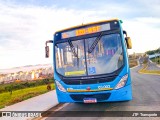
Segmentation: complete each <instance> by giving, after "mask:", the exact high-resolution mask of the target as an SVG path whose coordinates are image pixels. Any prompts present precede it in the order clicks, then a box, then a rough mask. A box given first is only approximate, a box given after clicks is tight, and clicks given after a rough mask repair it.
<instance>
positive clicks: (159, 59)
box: [151, 57, 160, 65]
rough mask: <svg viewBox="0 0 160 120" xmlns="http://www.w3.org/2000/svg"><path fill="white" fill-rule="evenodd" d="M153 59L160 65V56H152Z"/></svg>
mask: <svg viewBox="0 0 160 120" xmlns="http://www.w3.org/2000/svg"><path fill="white" fill-rule="evenodd" d="M151 61H152V62H156V63H157V64H159V65H160V57H157V58H156V59H155V58H152V59H151Z"/></svg>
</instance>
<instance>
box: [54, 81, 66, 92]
mask: <svg viewBox="0 0 160 120" xmlns="http://www.w3.org/2000/svg"><path fill="white" fill-rule="evenodd" d="M55 82H56V85H57V88H58V90H60V91H62V92H66V89H65V88H64V87H63V86H62V85H61V84H60V83H59V82H58V81H56V80H55Z"/></svg>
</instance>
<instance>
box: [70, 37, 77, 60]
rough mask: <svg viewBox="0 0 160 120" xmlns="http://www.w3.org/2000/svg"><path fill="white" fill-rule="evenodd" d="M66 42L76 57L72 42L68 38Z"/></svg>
mask: <svg viewBox="0 0 160 120" xmlns="http://www.w3.org/2000/svg"><path fill="white" fill-rule="evenodd" d="M68 43H69V46H70V48H71V51H72V53H73V55H74V56H75V57H78V54H77V53H76V50H75V47H74V46H73V44H72V42H71V41H70V40H68Z"/></svg>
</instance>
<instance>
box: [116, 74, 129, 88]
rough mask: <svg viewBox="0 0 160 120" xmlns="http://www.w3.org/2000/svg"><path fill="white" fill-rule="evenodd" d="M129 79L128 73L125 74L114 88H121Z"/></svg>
mask: <svg viewBox="0 0 160 120" xmlns="http://www.w3.org/2000/svg"><path fill="white" fill-rule="evenodd" d="M127 79H128V74H126V75H124V76H123V77H122V78H121V80H120V81H119V83H118V84H117V85H116V87H115V88H114V89H120V88H122V87H124V86H125V84H126V82H127Z"/></svg>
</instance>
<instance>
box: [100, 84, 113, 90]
mask: <svg viewBox="0 0 160 120" xmlns="http://www.w3.org/2000/svg"><path fill="white" fill-rule="evenodd" d="M105 88H111V87H110V85H103V86H98V89H105Z"/></svg>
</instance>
